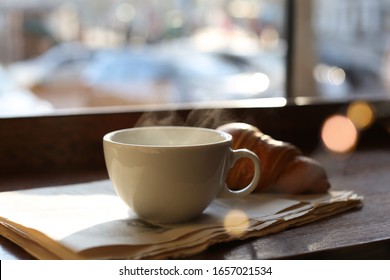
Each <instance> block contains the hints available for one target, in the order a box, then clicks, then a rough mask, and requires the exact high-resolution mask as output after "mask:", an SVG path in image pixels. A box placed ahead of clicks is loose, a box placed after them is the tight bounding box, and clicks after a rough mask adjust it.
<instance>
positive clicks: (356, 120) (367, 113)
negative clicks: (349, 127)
mask: <svg viewBox="0 0 390 280" xmlns="http://www.w3.org/2000/svg"><path fill="white" fill-rule="evenodd" d="M347 117H348V118H349V119H350V120H351V121H352V122H353V124H354V125H355V126H356V128H357V129H366V128H368V127H369V126H370V125H371V124H372V123H373V122H374V119H375V114H374V110H373V108H372V106H371V105H370V104H369V103H368V102H365V101H355V102H353V103H351V104H350V105H349V106H348V110H347Z"/></svg>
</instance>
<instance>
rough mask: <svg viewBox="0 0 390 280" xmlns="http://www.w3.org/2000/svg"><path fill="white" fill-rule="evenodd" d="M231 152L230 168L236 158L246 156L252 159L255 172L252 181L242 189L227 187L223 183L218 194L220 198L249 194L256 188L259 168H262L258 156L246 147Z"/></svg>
mask: <svg viewBox="0 0 390 280" xmlns="http://www.w3.org/2000/svg"><path fill="white" fill-rule="evenodd" d="M231 153H232V160H231V164H230V168H232V167H233V166H234V164H235V162H236V161H237V160H238V159H240V158H244V157H246V158H249V159H250V160H252V162H253V164H254V167H255V173H254V175H253V178H252V181H251V182H250V183H249V185H247V186H246V187H245V188H243V189H240V190H232V189H230V188H229V187H228V185H227V184H225V186H224V188H223V190H222V192H221V193H220V195H219V197H222V198H232V197H243V196H246V195H248V194H250V193H251V192H252V191H254V189H255V188H256V186H257V184H258V183H259V180H260V174H261V170H262V168H261V163H260V159H259V158H258V156H257V155H256V154H255V153H254V152H252V151H250V150H247V149H238V150H231ZM230 168H229V169H230ZM226 174H227V173H226Z"/></svg>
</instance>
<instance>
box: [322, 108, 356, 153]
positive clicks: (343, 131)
mask: <svg viewBox="0 0 390 280" xmlns="http://www.w3.org/2000/svg"><path fill="white" fill-rule="evenodd" d="M321 138H322V141H323V143H324V145H325V147H326V148H327V149H329V150H330V151H332V152H335V153H340V154H344V153H348V152H350V151H352V150H353V149H354V148H355V146H356V143H357V140H358V131H357V129H356V127H355V125H354V124H353V122H352V121H351V120H350V119H349V118H347V117H345V116H342V115H334V116H331V117H329V118H328V119H327V120H326V121H325V122H324V124H323V126H322V131H321Z"/></svg>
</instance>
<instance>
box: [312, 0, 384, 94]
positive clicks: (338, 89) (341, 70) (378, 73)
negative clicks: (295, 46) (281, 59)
mask: <svg viewBox="0 0 390 280" xmlns="http://www.w3.org/2000/svg"><path fill="white" fill-rule="evenodd" d="M312 9H313V12H312V23H313V38H314V42H315V53H316V56H317V57H316V59H317V62H316V64H315V65H314V66H313V77H314V79H315V81H316V84H317V89H318V93H319V95H320V96H323V97H330V98H337V97H352V98H354V97H362V96H367V97H375V96H386V95H388V92H389V90H390V88H389V85H390V56H389V54H390V41H389V39H390V36H389V35H390V1H387V0H386V1H384V0H313V7H312Z"/></svg>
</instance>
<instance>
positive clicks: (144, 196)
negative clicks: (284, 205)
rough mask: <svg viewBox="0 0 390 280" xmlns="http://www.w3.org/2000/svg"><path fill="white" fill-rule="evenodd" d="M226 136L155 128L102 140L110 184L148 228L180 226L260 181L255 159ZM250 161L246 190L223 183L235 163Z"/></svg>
mask: <svg viewBox="0 0 390 280" xmlns="http://www.w3.org/2000/svg"><path fill="white" fill-rule="evenodd" d="M231 141H232V136H231V135H230V134H228V133H225V132H221V131H217V130H213V129H206V128H197V127H175V126H154V127H140V128H129V129H123V130H118V131H113V132H110V133H108V134H106V135H105V136H104V138H103V147H104V157H105V161H106V166H107V170H108V174H109V177H110V180H111V182H112V184H113V187H114V189H115V191H116V192H117V194H118V195H119V197H120V198H121V199H122V200H123V201H124V202H125V203H126V204H127V205H128V206H129V207H130V208H131V209H132V210H133V211H134V212H135V213H136V214H137V215H138V216H139V217H140V218H142V219H144V220H146V221H149V222H151V223H180V222H186V221H189V220H191V219H193V218H196V217H197V216H199V215H200V214H201V213H202V212H203V211H204V210H205V209H206V207H207V206H208V205H209V204H210V203H211V202H212V201H213V200H214V199H215V198H216V197H241V196H245V195H248V194H250V193H251V192H252V191H253V190H254V189H255V188H256V185H257V183H258V181H259V178H260V172H261V165H260V160H259V158H258V157H257V156H256V155H255V154H254V153H253V152H251V151H249V150H246V149H240V150H232V149H231ZM242 157H247V158H249V159H251V160H252V161H253V164H254V166H255V173H254V177H253V179H252V181H251V182H250V184H249V185H248V186H246V187H245V188H244V189H241V190H231V189H230V188H229V187H228V186H227V185H226V183H225V179H226V177H227V174H228V171H229V169H230V168H231V167H232V166H233V165H234V163H235V161H236V160H238V159H239V158H242Z"/></svg>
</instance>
